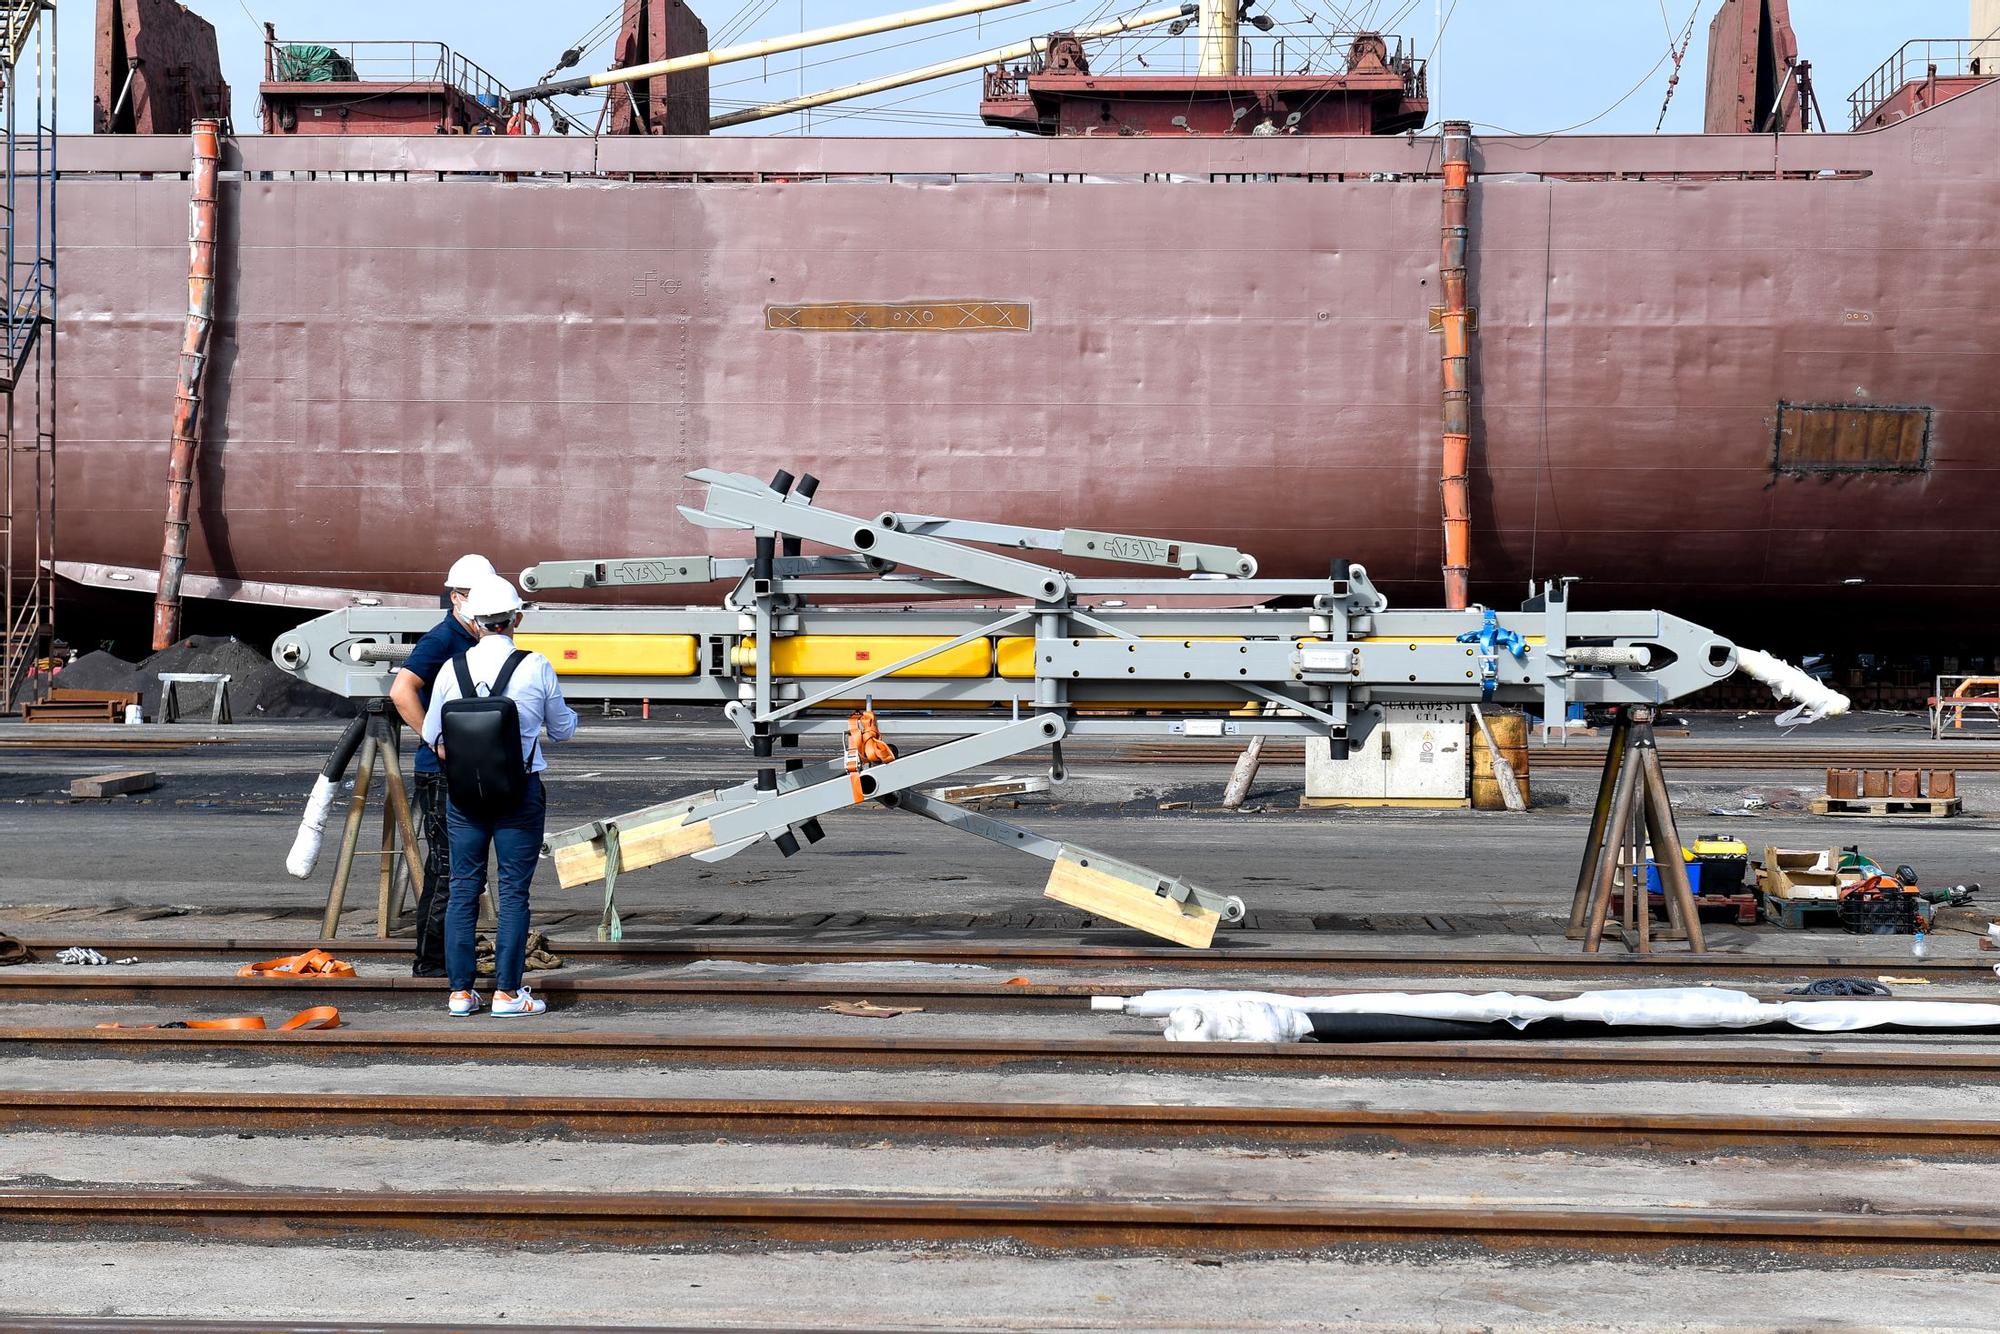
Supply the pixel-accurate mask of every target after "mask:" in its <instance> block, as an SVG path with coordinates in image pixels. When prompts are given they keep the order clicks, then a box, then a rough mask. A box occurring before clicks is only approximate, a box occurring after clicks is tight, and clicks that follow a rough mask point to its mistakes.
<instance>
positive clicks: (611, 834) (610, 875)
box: [597, 823, 625, 940]
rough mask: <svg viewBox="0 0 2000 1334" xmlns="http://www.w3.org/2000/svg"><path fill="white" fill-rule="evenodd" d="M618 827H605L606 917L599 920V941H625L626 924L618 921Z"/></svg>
mask: <svg viewBox="0 0 2000 1334" xmlns="http://www.w3.org/2000/svg"><path fill="white" fill-rule="evenodd" d="M622 859H623V854H621V853H620V852H619V850H618V826H617V825H615V824H610V823H607V824H606V825H605V826H604V915H603V916H602V917H600V918H598V919H597V938H598V939H599V940H623V939H625V924H624V923H623V922H621V921H619V920H618V863H619V862H620V861H621V860H622Z"/></svg>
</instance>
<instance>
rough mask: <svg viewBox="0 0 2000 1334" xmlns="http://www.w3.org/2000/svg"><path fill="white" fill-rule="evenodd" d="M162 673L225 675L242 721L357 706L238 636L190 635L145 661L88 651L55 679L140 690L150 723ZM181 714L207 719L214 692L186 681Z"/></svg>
mask: <svg viewBox="0 0 2000 1334" xmlns="http://www.w3.org/2000/svg"><path fill="white" fill-rule="evenodd" d="M161 672H207V673H215V672H221V673H224V674H226V675H227V676H228V677H229V712H230V714H231V716H232V717H234V718H236V719H238V720H239V721H243V720H249V719H254V718H352V717H353V716H354V704H353V702H352V701H351V700H346V699H343V698H341V697H340V696H339V695H335V694H332V693H331V692H329V691H325V690H321V689H320V688H319V687H318V686H315V685H308V684H307V683H306V682H304V681H301V680H299V679H298V678H297V677H294V676H291V675H288V674H287V673H285V672H283V671H280V670H279V669H278V666H277V664H275V663H273V662H272V661H271V660H270V659H269V658H268V657H266V656H264V655H263V654H262V653H259V652H258V651H257V650H256V649H254V648H251V647H250V646H249V645H248V644H245V643H244V642H243V641H242V640H240V639H237V638H234V637H233V636H219V635H190V636H189V637H188V638H186V639H183V640H181V641H180V642H179V643H177V644H175V645H173V646H172V647H170V648H165V649H162V650H160V651H159V652H158V653H155V654H154V655H153V656H152V657H150V658H147V659H146V660H145V661H144V662H141V663H136V664H135V663H129V662H127V661H125V660H124V659H123V658H120V657H116V656H114V655H112V654H109V653H104V652H97V653H86V654H84V655H83V656H82V657H80V658H78V659H77V660H76V661H75V662H73V663H71V664H70V665H69V666H67V667H65V668H63V670H62V671H61V672H60V673H58V674H57V675H56V677H55V681H54V684H55V685H56V686H58V687H67V688H70V689H77V690H136V691H138V692H139V696H140V706H141V707H142V708H144V709H145V711H146V717H147V719H148V720H149V721H151V720H156V719H158V718H159V716H160V692H161V690H162V689H163V687H162V686H161V684H160V673H161ZM174 700H175V703H176V706H177V708H178V711H179V713H180V716H181V718H182V719H183V720H186V721H189V722H196V721H205V720H206V719H207V718H208V714H209V710H210V709H211V708H212V707H213V705H214V702H215V701H214V690H213V688H212V687H209V686H206V685H195V684H190V683H187V682H183V683H181V685H180V686H179V687H177V688H176V690H175V691H174Z"/></svg>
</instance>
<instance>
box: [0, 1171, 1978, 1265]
mask: <svg viewBox="0 0 2000 1334" xmlns="http://www.w3.org/2000/svg"><path fill="white" fill-rule="evenodd" d="M6 1224H16V1225H21V1226H40V1227H120V1228H135V1229H163V1230H168V1231H171V1232H173V1233H176V1234H194V1235H201V1236H219V1237H240V1238H250V1239H260V1240H293V1239H305V1238H328V1237H338V1238H341V1239H350V1238H353V1237H355V1236H357V1235H367V1234H371V1233H372V1234H393V1235H403V1236H417V1237H428V1238H434V1239H444V1240H459V1239H462V1238H464V1237H465V1236H467V1235H468V1234H469V1233H470V1232H473V1231H476V1230H479V1229H487V1228H491V1229H504V1231H505V1234H506V1236H507V1237H508V1238H509V1240H510V1242H511V1243H513V1244H521V1243H524V1242H535V1243H541V1242H571V1243H590V1244H597V1245H609V1246H618V1245H642V1246H658V1245H661V1244H663V1243H681V1244H691V1245H700V1246H714V1245H725V1244H731V1243H735V1242H744V1241H755V1242H773V1241H776V1242H799V1243H810V1244H819V1245H824V1244H833V1243H869V1242H876V1243H882V1242H910V1241H927V1242H986V1243H991V1242H996V1241H1009V1242H1014V1243H1018V1244H1024V1245H1029V1246H1039V1247H1051V1248H1102V1247H1134V1246H1137V1247H1145V1248H1148V1249H1156V1250H1159V1249H1166V1250H1174V1251H1196V1252H1199V1251H1220V1250H1229V1251H1258V1250H1276V1249H1296V1248H1300V1247H1308V1246H1316V1245H1328V1244H1335V1243H1341V1242H1376V1243H1384V1242H1409V1241H1412V1240H1417V1239H1429V1240H1435V1239H1437V1238H1441V1237H1450V1238H1458V1239H1462V1240H1466V1241H1470V1242H1472V1243H1475V1244H1485V1245H1492V1246H1497V1247H1504V1248H1507V1249H1521V1248H1533V1247H1541V1248H1551V1247H1553V1248H1560V1249H1564V1250H1591V1251H1654V1250H1666V1249H1671V1248H1673V1247H1678V1246H1699V1247H1703V1248H1713V1247H1718V1246H1727V1247H1751V1248H1755V1249H1757V1250H1760V1251H1770V1250H1782V1251H1787V1252H1796V1253H1804V1254H1812V1255H1822V1256H1824V1255H1842V1256H1844V1255H1852V1256H1857V1257H1863V1258H1868V1259H1874V1260H1879V1259H1880V1258H1881V1257H1882V1256H1883V1255H1884V1254H1885V1253H1886V1252H1897V1251H1901V1252H1911V1251H1919V1252H1922V1253H1923V1254H1925V1255H1927V1256H1930V1257H1933V1258H1935V1256H1936V1255H1937V1253H1938V1252H1939V1251H1940V1250H1967V1251H1989V1250H1990V1249H1991V1248H1992V1247H1994V1246H1995V1245H2000V1215H1984V1214H1982V1215H1971V1216H1968V1215H1964V1214H1945V1213H1940V1214H1923V1213H1900V1214H1899V1213H1867V1214H1854V1213H1834V1212H1812V1211H1803V1210H1802V1211H1780V1210H1742V1209H1714V1208H1630V1209H1594V1208H1550V1207H1545V1206H1535V1205H1495V1204H1493V1203H1491V1202H1490V1201H1480V1202H1472V1201H1464V1202H1450V1203H1439V1204H1421V1205H1418V1204H1400V1203H1388V1202H1384V1201H1377V1200H1356V1201H1259V1202H1243V1201H1223V1200H1206V1199H1204V1200H1154V1199H1128V1198H1117V1197H1099V1198H1094V1199H1074V1198H1034V1197H1026V1198H1021V1197H1011V1198H1010V1197H988V1196H981V1197H970V1198H948V1197H945V1198H941V1197H930V1196H920V1197H899V1196H888V1195H880V1196H824V1195H820V1196H815V1195H806V1194H794V1193H789V1192H788V1193H784V1194H751V1195H745V1194H720V1193H717V1194H701V1193H687V1194H654V1193H631V1194H626V1193H604V1192H588V1193H581V1192H579V1193H571V1192H555V1191H547V1192H543V1191H528V1192H521V1191H508V1192H502V1193H492V1194H480V1193H468V1192H461V1191H454V1192H450V1193H436V1194H432V1193H414V1192H390V1191H325V1192H315V1193H311V1194H305V1193H299V1194H291V1193H287V1192H283V1191H270V1190H188V1191H163V1190H131V1189H122V1188H120V1189H108V1188H86V1189H59V1190H0V1225H6Z"/></svg>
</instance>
